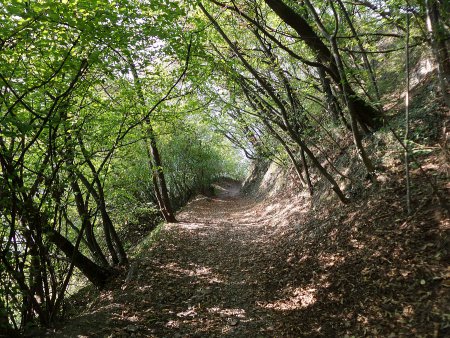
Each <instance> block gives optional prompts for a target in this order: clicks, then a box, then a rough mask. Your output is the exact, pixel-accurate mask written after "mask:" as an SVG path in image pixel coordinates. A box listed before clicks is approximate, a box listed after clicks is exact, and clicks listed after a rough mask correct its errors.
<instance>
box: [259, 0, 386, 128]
mask: <svg viewBox="0 0 450 338" xmlns="http://www.w3.org/2000/svg"><path fill="white" fill-rule="evenodd" d="M265 2H266V4H267V5H268V6H269V7H270V8H271V9H272V10H273V11H274V12H275V13H276V14H277V15H278V16H279V17H280V18H281V19H282V20H283V21H284V22H285V23H286V24H287V25H289V26H290V27H292V28H293V29H294V30H295V31H296V32H297V34H298V35H299V38H300V39H301V40H302V41H304V42H305V43H306V44H307V46H308V47H309V48H311V50H313V51H314V52H315V53H316V55H317V58H318V59H319V60H320V61H321V62H322V63H323V64H324V65H329V67H328V69H329V75H330V77H331V78H332V79H333V81H334V82H335V83H336V84H337V85H338V86H339V87H340V88H342V90H345V91H346V93H347V97H348V100H349V101H351V103H352V105H353V106H354V107H355V113H356V118H357V120H358V121H359V123H361V124H363V125H365V126H366V127H367V128H370V129H377V128H379V127H381V126H382V125H383V116H382V114H381V112H380V111H378V110H377V109H375V108H374V107H373V106H371V105H370V104H369V103H367V102H366V101H365V100H363V99H362V98H360V97H359V96H358V95H357V94H356V93H355V91H354V90H353V88H351V86H350V85H349V84H348V83H343V81H342V78H341V76H340V74H339V70H338V67H337V65H336V63H335V60H334V58H333V54H332V53H331V51H330V50H329V48H328V47H327V46H326V45H325V44H324V43H323V42H322V40H321V38H320V37H319V36H318V35H317V34H316V33H315V32H314V30H313V29H312V27H311V26H310V25H309V24H308V22H306V20H305V19H304V18H303V17H302V16H301V15H299V14H298V13H296V12H295V11H294V10H293V9H292V8H290V7H289V6H287V5H286V4H285V3H284V2H283V1H281V0H265ZM343 87H344V88H343Z"/></svg>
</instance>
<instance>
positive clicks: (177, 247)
mask: <svg viewBox="0 0 450 338" xmlns="http://www.w3.org/2000/svg"><path fill="white" fill-rule="evenodd" d="M393 188H395V186H393V187H389V189H391V190H389V194H385V195H382V194H381V195H380V196H379V197H377V198H375V197H372V198H371V199H367V200H361V201H360V202H358V203H353V204H352V205H349V206H346V207H342V206H340V205H334V204H333V203H330V204H329V205H328V206H327V208H322V209H321V211H320V212H318V211H315V210H312V211H309V212H308V210H307V209H308V206H307V205H306V203H305V202H304V201H305V200H304V199H302V197H301V196H300V197H299V196H298V194H292V193H289V191H287V193H286V194H284V195H283V194H281V195H280V194H278V195H277V196H276V198H274V199H273V200H267V199H266V200H265V201H261V202H257V201H255V200H254V199H252V198H250V197H245V196H242V195H240V194H239V185H238V184H237V183H235V182H233V181H226V180H225V181H223V182H222V183H221V184H218V185H217V186H216V191H217V196H216V197H214V198H209V197H204V196H198V197H197V198H196V199H195V200H193V201H191V202H190V203H189V204H188V205H187V206H186V207H185V208H184V209H183V210H182V211H181V212H180V213H179V214H178V215H177V217H178V219H179V220H180V223H177V224H169V225H166V226H165V227H164V229H163V230H162V231H161V233H160V235H159V238H158V240H157V241H156V242H154V243H153V244H152V245H151V246H150V247H149V248H147V249H145V250H143V252H142V254H140V255H139V256H138V258H137V259H135V260H134V261H133V262H132V269H131V271H133V273H132V274H131V275H129V276H128V277H127V278H126V276H125V275H123V276H122V278H118V279H117V280H115V281H114V282H113V283H112V284H111V285H110V286H109V290H104V291H102V292H100V293H98V292H97V293H94V292H93V291H92V289H88V291H86V292H85V297H83V296H82V295H80V294H78V295H77V296H76V298H75V299H76V300H77V302H78V303H77V304H75V305H74V307H73V310H72V315H71V319H70V320H68V321H67V322H66V323H64V328H63V329H61V330H57V331H56V332H53V333H51V334H50V335H51V336H56V337H78V338H82V337H316V336H320V337H344V336H357V337H360V336H361V337H362V336H373V337H407V336H420V337H447V336H448V334H449V329H450V322H449V321H448V319H447V318H448V315H447V314H448V304H449V299H450V298H449V296H450V295H449V292H448V287H449V285H450V270H449V269H448V264H447V262H448V257H449V256H448V255H449V252H448V250H447V249H448V246H447V243H448V236H447V234H448V229H449V228H448V225H449V223H448V218H446V217H445V215H444V213H443V211H442V210H441V208H439V207H438V206H437V204H435V203H434V202H433V200H432V199H429V198H427V199H426V200H424V201H423V202H421V206H420V209H418V210H420V212H418V213H417V214H416V215H415V216H414V217H413V218H409V219H407V221H405V220H404V219H402V218H401V217H400V218H399V217H398V215H401V213H402V212H403V207H402V204H401V203H399V201H400V200H401V197H400V196H401V195H399V194H402V193H403V192H402V190H399V193H396V192H395V191H396V190H393ZM386 189H387V188H386ZM417 208H419V206H418V207H417ZM74 311H75V313H73V312H74Z"/></svg>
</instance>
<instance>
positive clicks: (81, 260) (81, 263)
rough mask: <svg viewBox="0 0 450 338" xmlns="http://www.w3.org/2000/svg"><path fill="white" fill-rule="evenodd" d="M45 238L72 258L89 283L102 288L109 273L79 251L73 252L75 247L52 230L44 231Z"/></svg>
mask: <svg viewBox="0 0 450 338" xmlns="http://www.w3.org/2000/svg"><path fill="white" fill-rule="evenodd" d="M46 234H47V238H48V239H49V240H50V242H52V243H53V244H54V245H56V247H57V248H58V249H59V250H61V251H62V252H64V254H65V255H66V257H68V258H69V259H70V258H72V257H73V263H74V265H75V266H76V267H77V268H78V269H79V270H80V271H81V272H82V273H83V275H85V276H86V277H87V279H89V281H90V282H91V283H92V284H94V285H95V286H96V287H99V288H102V287H103V286H104V285H105V283H106V281H107V280H108V278H109V277H110V276H111V271H110V270H108V269H105V268H103V267H101V266H99V265H97V264H95V263H94V262H92V261H91V260H90V259H89V258H87V257H86V256H84V255H83V254H82V253H81V252H80V251H78V250H75V246H74V245H73V244H72V243H71V242H70V241H69V240H67V239H66V238H65V237H64V236H62V235H61V234H60V233H59V232H57V231H56V230H54V229H50V228H49V229H46Z"/></svg>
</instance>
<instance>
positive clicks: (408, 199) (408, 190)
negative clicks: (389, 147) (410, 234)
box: [404, 9, 411, 215]
mask: <svg viewBox="0 0 450 338" xmlns="http://www.w3.org/2000/svg"><path fill="white" fill-rule="evenodd" d="M408 10H409V9H407V12H406V44H405V65H406V74H405V75H406V90H405V92H406V94H405V138H404V142H405V145H406V148H405V177H406V210H407V212H408V215H410V214H411V179H410V175H409V87H410V84H409V80H410V77H409V34H410V33H409V13H408Z"/></svg>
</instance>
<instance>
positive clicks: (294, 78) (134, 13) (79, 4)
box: [0, 0, 450, 332]
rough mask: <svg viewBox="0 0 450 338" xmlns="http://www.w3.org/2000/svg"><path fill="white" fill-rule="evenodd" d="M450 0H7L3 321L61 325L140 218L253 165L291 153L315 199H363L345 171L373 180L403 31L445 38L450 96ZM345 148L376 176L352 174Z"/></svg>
mask: <svg viewBox="0 0 450 338" xmlns="http://www.w3.org/2000/svg"><path fill="white" fill-rule="evenodd" d="M447 7H448V4H447V3H446V2H445V1H439V0H427V1H425V2H423V1H409V2H406V3H405V2H403V1H397V0H386V1H351V2H348V1H344V0H342V1H341V0H336V1H329V0H316V1H310V0H305V1H291V0H242V1H234V0H232V1H225V0H224V1H218V0H210V1H195V0H185V1H181V0H180V1H173V0H164V1H155V0H95V1H93V0H73V1H72V0H61V1H49V0H39V1H26V0H4V1H2V3H1V4H0V168H1V169H0V219H1V225H0V279H1V281H2V283H1V285H0V317H1V318H6V320H3V319H2V320H0V330H6V331H7V332H9V331H11V332H13V331H14V332H15V331H21V330H24V329H25V328H27V327H29V326H32V325H41V326H48V325H50V324H51V323H52V322H53V321H54V320H55V318H57V317H58V316H59V315H60V314H61V311H62V304H63V303H64V297H65V296H66V293H67V289H68V286H69V284H70V280H71V278H72V277H73V274H74V271H80V272H81V274H82V275H84V276H85V277H86V278H87V279H88V280H89V281H90V282H92V283H93V284H94V285H96V286H98V287H100V288H101V287H103V286H104V285H105V283H107V281H108V280H109V278H110V277H111V276H113V275H114V274H115V273H117V271H120V269H123V268H124V267H126V266H127V265H128V257H127V245H128V244H126V243H125V244H124V240H123V233H124V231H126V229H127V226H129V224H131V223H136V222H151V223H153V224H156V223H157V222H159V221H161V220H165V221H168V222H176V221H177V220H176V216H175V210H176V209H178V208H179V207H180V206H181V205H183V204H184V203H185V202H186V201H187V200H189V198H191V197H192V196H193V195H194V194H195V193H197V192H206V191H207V190H208V189H209V187H210V184H211V183H212V182H213V181H214V180H215V179H217V178H218V177H232V178H236V179H243V178H244V177H245V175H246V174H247V173H248V165H249V163H250V161H256V160H259V159H269V160H272V161H278V162H280V163H289V165H290V166H292V168H294V171H295V173H296V175H297V177H298V183H299V186H300V187H302V188H304V189H307V190H308V191H309V193H310V194H314V193H315V184H316V183H317V181H318V180H321V181H323V182H327V183H326V184H327V185H328V186H329V187H330V189H332V190H333V191H334V193H335V194H336V195H337V196H338V198H339V199H340V201H341V202H342V203H350V202H351V199H350V197H349V196H348V194H347V192H346V191H345V186H346V185H345V184H342V182H346V183H349V182H351V183H353V182H355V181H360V182H365V181H366V180H371V181H373V182H376V180H377V171H379V170H380V169H379V165H378V164H379V163H378V162H379V161H378V159H377V158H376V157H374V154H372V153H370V152H368V151H367V149H366V146H367V139H368V138H370V134H371V133H372V132H373V131H375V130H378V129H380V128H391V127H390V124H389V112H387V111H386V108H385V107H386V106H388V105H389V104H390V103H391V101H390V100H391V99H390V98H389V94H390V93H391V92H392V91H393V90H394V87H393V86H396V85H399V84H400V83H401V82H400V81H399V78H400V80H402V79H403V77H404V75H397V76H396V77H395V78H393V77H392V76H393V75H392V74H395V71H392V69H389V67H391V68H393V69H399V67H400V66H401V65H402V62H403V53H404V48H405V38H406V35H407V36H408V46H409V48H411V49H412V50H414V48H416V49H420V48H421V47H424V48H425V47H426V46H429V47H430V49H431V50H432V52H433V56H434V60H435V62H436V64H437V68H438V75H439V80H440V82H439V83H440V91H441V94H442V96H443V98H444V100H445V102H447V105H448V104H449V103H448V79H449V76H450V66H449V58H448V48H447V46H448V41H449V40H448V36H449V35H448V13H450V11H449V10H448V8H447ZM416 55H418V53H416ZM406 62H410V61H409V60H406ZM398 73H401V74H404V71H403V70H402V69H400V70H398V71H397V74H398ZM394 80H395V81H394ZM347 136H350V139H351V140H352V143H351V144H346V143H345V141H344V140H347V138H346V137H347ZM406 146H407V144H406ZM336 149H338V151H339V152H341V153H346V154H348V155H349V157H351V158H352V159H355V161H358V162H360V163H361V164H362V166H363V168H364V171H365V172H364V174H363V175H360V176H354V177H349V176H348V175H347V173H342V172H340V171H339V170H338V169H337V168H336V167H335V166H334V165H333V161H334V160H333V159H330V156H331V155H330V154H332V153H333V152H335V151H336ZM244 157H245V158H244ZM311 171H314V172H316V173H317V175H318V176H317V177H320V178H314V177H311ZM347 185H349V184H347ZM143 220H144V221H143Z"/></svg>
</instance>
